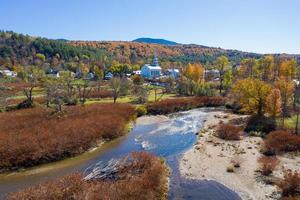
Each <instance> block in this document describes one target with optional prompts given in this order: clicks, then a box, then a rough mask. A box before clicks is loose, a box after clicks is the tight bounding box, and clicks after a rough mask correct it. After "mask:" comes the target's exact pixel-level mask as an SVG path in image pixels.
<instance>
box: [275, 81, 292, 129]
mask: <svg viewBox="0 0 300 200" xmlns="http://www.w3.org/2000/svg"><path fill="white" fill-rule="evenodd" d="M275 87H276V88H277V89H279V90H280V93H281V99H282V124H283V125H284V118H285V117H287V116H289V109H288V107H289V106H290V105H291V103H292V97H293V94H294V90H295V85H294V83H293V81H290V80H287V79H285V78H284V77H281V78H278V79H277V80H276V82H275Z"/></svg>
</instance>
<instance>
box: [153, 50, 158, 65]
mask: <svg viewBox="0 0 300 200" xmlns="http://www.w3.org/2000/svg"><path fill="white" fill-rule="evenodd" d="M152 66H159V64H158V58H157V55H156V52H154V56H153V61H152Z"/></svg>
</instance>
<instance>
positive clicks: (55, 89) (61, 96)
mask: <svg viewBox="0 0 300 200" xmlns="http://www.w3.org/2000/svg"><path fill="white" fill-rule="evenodd" d="M44 87H45V89H46V101H47V106H48V107H50V105H54V108H55V111H56V112H61V111H62V106H63V104H64V102H65V99H66V97H67V91H66V88H65V85H64V82H63V80H62V79H56V78H47V79H46V80H45V81H44Z"/></svg>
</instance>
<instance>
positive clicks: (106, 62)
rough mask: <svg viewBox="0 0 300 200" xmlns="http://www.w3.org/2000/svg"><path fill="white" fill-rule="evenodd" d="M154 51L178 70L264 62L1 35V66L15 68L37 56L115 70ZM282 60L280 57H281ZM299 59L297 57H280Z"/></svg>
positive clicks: (195, 48)
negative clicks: (117, 65) (114, 65)
mask: <svg viewBox="0 0 300 200" xmlns="http://www.w3.org/2000/svg"><path fill="white" fill-rule="evenodd" d="M154 51H155V52H156V53H157V55H158V57H159V60H160V63H161V65H162V66H163V67H164V66H166V67H168V66H169V65H170V63H172V64H173V65H174V64H175V63H176V65H178V66H182V65H185V64H187V63H189V62H191V63H194V62H201V63H202V64H206V65H210V64H212V63H213V62H214V61H215V60H216V58H217V57H219V56H221V55H225V56H227V57H228V58H229V60H230V61H231V62H232V64H233V65H235V64H238V63H239V62H240V61H241V59H243V58H248V57H252V58H260V57H262V56H263V55H262V54H256V53H248V52H242V51H238V50H226V49H222V48H214V47H206V46H201V45H195V44H189V45H186V44H176V45H161V44H150V43H144V42H123V41H67V40H50V39H46V38H40V37H31V36H28V35H22V34H18V33H14V32H3V31H2V32H0V66H4V67H5V66H6V67H11V66H14V65H16V64H21V65H24V66H26V65H36V64H40V63H37V56H36V55H37V54H43V55H44V56H45V60H44V61H43V62H44V65H45V64H47V65H48V66H49V65H52V66H62V67H63V68H67V69H72V70H75V68H76V66H77V65H78V63H86V64H89V65H97V66H101V67H104V68H105V67H107V66H111V65H112V63H113V62H116V61H117V62H120V63H128V64H132V65H135V64H138V65H142V64H143V63H145V62H151V59H152V57H153V53H154ZM277 56H278V55H277ZM280 56H287V57H295V56H296V57H297V58H298V59H299V58H300V56H297V55H286V54H285V55H280Z"/></svg>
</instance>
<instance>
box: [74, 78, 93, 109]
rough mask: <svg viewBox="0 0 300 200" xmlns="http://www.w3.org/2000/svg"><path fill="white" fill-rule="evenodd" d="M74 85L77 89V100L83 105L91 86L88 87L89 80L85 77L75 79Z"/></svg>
mask: <svg viewBox="0 0 300 200" xmlns="http://www.w3.org/2000/svg"><path fill="white" fill-rule="evenodd" d="M75 87H76V89H77V94H78V98H79V102H80V103H81V104H82V105H83V104H84V103H85V102H86V99H87V97H88V95H89V94H90V92H91V90H92V88H91V87H90V84H89V82H88V81H87V80H85V79H81V80H78V81H76V82H75Z"/></svg>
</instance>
